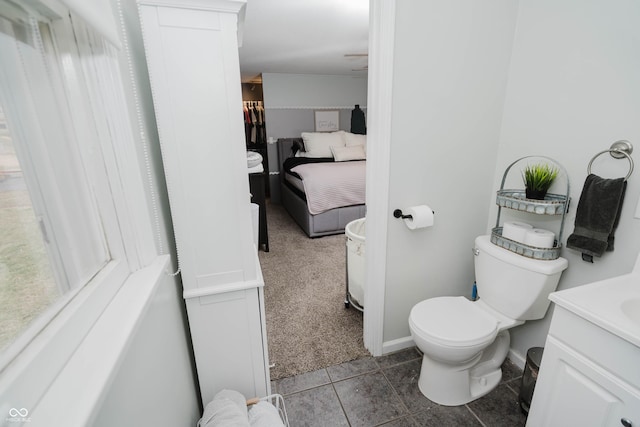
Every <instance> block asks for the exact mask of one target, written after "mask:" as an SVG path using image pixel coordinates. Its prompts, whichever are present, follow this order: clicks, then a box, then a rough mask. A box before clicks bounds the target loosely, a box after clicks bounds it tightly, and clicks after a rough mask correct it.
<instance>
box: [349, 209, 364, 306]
mask: <svg viewBox="0 0 640 427" xmlns="http://www.w3.org/2000/svg"><path fill="white" fill-rule="evenodd" d="M345 235H346V236H347V294H346V299H345V301H344V304H345V306H346V307H349V306H350V305H351V304H353V306H354V307H355V308H357V309H359V310H362V308H363V307H364V268H365V262H364V261H365V260H364V253H365V252H364V250H365V218H360V219H356V220H355V221H351V222H350V223H348V224H347V226H346V227H345Z"/></svg>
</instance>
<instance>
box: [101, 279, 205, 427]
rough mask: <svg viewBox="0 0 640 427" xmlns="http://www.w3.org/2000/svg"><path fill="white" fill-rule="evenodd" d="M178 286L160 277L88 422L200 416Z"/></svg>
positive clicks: (163, 421) (141, 422)
mask: <svg viewBox="0 0 640 427" xmlns="http://www.w3.org/2000/svg"><path fill="white" fill-rule="evenodd" d="M181 290H182V289H181V287H179V286H178V287H176V284H175V280H174V279H173V278H172V277H170V276H168V275H164V278H163V280H162V281H161V283H159V284H158V289H157V290H156V292H155V295H154V296H153V298H152V300H151V301H150V304H149V307H148V308H147V311H146V313H145V314H144V317H143V318H142V319H141V323H140V325H139V327H138V329H137V330H136V331H135V332H134V333H133V335H132V336H131V337H130V342H131V343H130V345H129V347H128V348H127V349H126V351H125V352H124V353H123V354H122V356H121V359H122V362H121V364H120V366H118V367H117V368H116V369H115V371H114V373H113V378H114V379H113V382H112V384H111V385H110V387H109V389H108V390H107V391H106V393H105V394H106V396H105V399H104V401H103V403H102V406H101V407H100V409H99V410H98V411H97V415H96V417H95V422H94V424H92V425H94V426H96V427H98V426H105V427H111V426H120V427H125V426H193V425H195V424H196V422H197V420H198V419H199V418H200V408H199V405H198V399H197V397H196V385H195V377H194V373H193V370H192V368H191V353H190V347H191V342H190V340H189V338H188V337H187V336H186V335H185V333H184V326H183V325H184V322H185V319H184V304H183V303H182V297H181V294H182V292H181Z"/></svg>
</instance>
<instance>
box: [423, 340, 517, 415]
mask: <svg viewBox="0 0 640 427" xmlns="http://www.w3.org/2000/svg"><path fill="white" fill-rule="evenodd" d="M509 343H510V339H509V333H508V332H507V331H503V332H501V333H499V334H498V336H497V337H496V339H495V341H494V342H493V343H492V344H491V345H490V346H489V347H488V348H487V349H485V351H484V352H483V353H482V354H481V355H480V356H479V357H478V358H475V359H473V360H472V361H470V362H468V363H465V364H463V365H455V366H454V365H448V364H445V363H441V362H438V361H435V360H433V359H431V358H429V357H428V356H426V355H425V356H423V357H422V368H421V369H420V378H419V380H418V388H419V389H420V391H421V392H422V394H424V395H425V397H427V398H428V399H429V400H431V401H433V402H435V403H438V404H440V405H444V406H459V405H464V404H465V403H469V402H471V401H473V400H476V399H478V398H480V397H482V396H484V395H485V394H487V393H489V392H490V391H491V390H493V389H494V388H495V387H496V386H497V385H498V384H499V383H500V380H501V379H502V369H501V368H500V366H501V365H502V362H504V359H505V358H506V356H507V352H508V350H509Z"/></svg>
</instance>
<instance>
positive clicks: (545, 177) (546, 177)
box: [522, 163, 558, 200]
mask: <svg viewBox="0 0 640 427" xmlns="http://www.w3.org/2000/svg"><path fill="white" fill-rule="evenodd" d="M557 176H558V168H556V167H555V166H550V165H548V164H546V163H538V164H535V165H527V167H526V168H525V169H524V171H522V179H523V180H524V185H525V195H526V197H527V199H535V200H544V196H545V195H546V194H547V190H549V187H551V184H553V181H554V180H555V179H556V177H557Z"/></svg>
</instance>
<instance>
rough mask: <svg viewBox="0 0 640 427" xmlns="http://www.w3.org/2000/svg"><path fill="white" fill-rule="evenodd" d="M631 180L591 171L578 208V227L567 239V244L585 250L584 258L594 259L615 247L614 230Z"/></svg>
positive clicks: (576, 226)
mask: <svg viewBox="0 0 640 427" xmlns="http://www.w3.org/2000/svg"><path fill="white" fill-rule="evenodd" d="M626 189H627V181H626V180H625V179H624V178H616V179H605V178H600V177H599V176H597V175H594V174H590V175H589V176H588V177H587V179H586V180H585V182H584V187H583V189H582V194H581V195H580V202H578V209H577V211H576V221H575V229H574V230H573V234H572V235H571V236H569V238H568V239H567V247H568V248H571V249H576V250H578V251H580V252H582V259H584V260H585V261H591V262H593V257H594V256H597V257H599V256H602V254H603V253H604V252H605V251H607V252H610V251H612V250H613V240H614V236H613V234H614V232H615V229H616V227H617V226H618V221H619V220H620V211H621V210H622V202H623V200H624V193H625V190H626Z"/></svg>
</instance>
